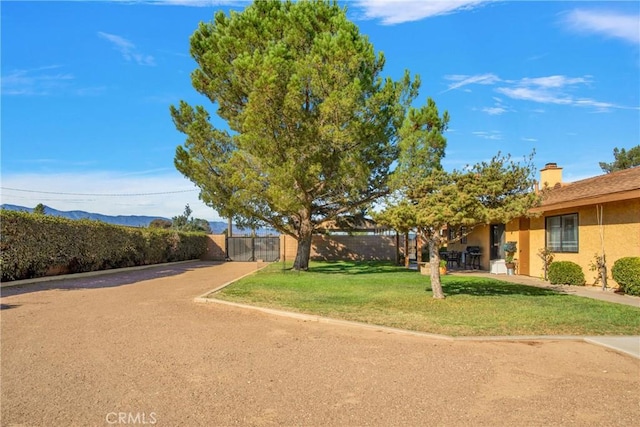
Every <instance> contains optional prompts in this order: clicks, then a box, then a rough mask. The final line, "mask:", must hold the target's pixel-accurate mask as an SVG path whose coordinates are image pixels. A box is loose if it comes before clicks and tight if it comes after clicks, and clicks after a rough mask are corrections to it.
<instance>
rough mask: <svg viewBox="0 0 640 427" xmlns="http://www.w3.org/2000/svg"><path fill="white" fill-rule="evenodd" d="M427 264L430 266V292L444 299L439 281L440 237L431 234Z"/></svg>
mask: <svg viewBox="0 0 640 427" xmlns="http://www.w3.org/2000/svg"><path fill="white" fill-rule="evenodd" d="M428 240H429V265H430V267H431V292H433V297H434V298H436V299H444V292H442V284H441V283H440V238H439V237H438V236H431V237H430V238H429V239H428Z"/></svg>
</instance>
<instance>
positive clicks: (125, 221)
mask: <svg viewBox="0 0 640 427" xmlns="http://www.w3.org/2000/svg"><path fill="white" fill-rule="evenodd" d="M0 208H2V209H7V210H11V211H21V212H33V208H27V207H24V206H17V205H9V204H3V205H0ZM44 212H45V214H47V215H53V216H59V217H63V218H70V219H91V220H95V221H102V222H106V223H107V224H116V225H125V226H127V227H148V226H149V224H150V223H151V221H153V220H154V219H165V220H171V218H165V217H161V216H144V215H117V216H112V215H103V214H99V213H92V212H85V211H59V210H57V209H54V208H51V207H49V206H45V208H44ZM209 226H210V227H211V231H212V232H213V234H221V233H222V232H223V231H224V230H226V229H227V222H226V221H209ZM233 233H234V234H235V235H241V234H244V233H246V231H245V230H241V229H238V228H236V227H233ZM258 234H260V235H262V234H264V233H263V232H262V230H261V232H260V233H258Z"/></svg>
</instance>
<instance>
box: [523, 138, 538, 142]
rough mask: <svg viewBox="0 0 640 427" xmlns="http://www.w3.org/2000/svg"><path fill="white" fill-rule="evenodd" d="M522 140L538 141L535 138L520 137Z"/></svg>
mask: <svg viewBox="0 0 640 427" xmlns="http://www.w3.org/2000/svg"><path fill="white" fill-rule="evenodd" d="M522 140H523V141H527V142H538V140H537V139H536V138H522Z"/></svg>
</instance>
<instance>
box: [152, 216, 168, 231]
mask: <svg viewBox="0 0 640 427" xmlns="http://www.w3.org/2000/svg"><path fill="white" fill-rule="evenodd" d="M149 228H163V229H167V228H171V221H170V220H168V219H163V218H156V219H153V220H151V222H150V223H149Z"/></svg>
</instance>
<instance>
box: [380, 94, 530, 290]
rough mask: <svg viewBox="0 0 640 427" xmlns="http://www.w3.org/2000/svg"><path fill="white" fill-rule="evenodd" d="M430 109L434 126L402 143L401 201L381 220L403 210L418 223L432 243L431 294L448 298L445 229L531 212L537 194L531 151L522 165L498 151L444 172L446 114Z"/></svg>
mask: <svg viewBox="0 0 640 427" xmlns="http://www.w3.org/2000/svg"><path fill="white" fill-rule="evenodd" d="M429 105H431V102H430V103H429ZM431 107H432V108H431V110H430V111H428V112H427V114H426V115H425V116H424V117H428V118H429V119H428V120H427V122H426V123H431V124H430V125H427V126H426V127H424V128H423V129H420V127H419V126H413V129H414V130H413V134H412V133H411V132H410V133H409V134H408V135H406V136H407V137H409V138H410V137H414V142H410V140H408V139H407V140H405V141H403V142H407V141H409V142H407V143H406V144H405V145H401V147H402V148H403V149H404V153H401V156H400V159H401V163H400V164H399V165H398V169H397V175H396V176H395V179H394V180H393V181H392V182H394V183H395V184H396V186H397V187H396V188H397V192H398V193H399V196H398V197H399V199H400V203H397V204H395V205H394V204H393V203H391V204H390V206H389V207H388V208H387V210H386V211H383V212H382V213H381V214H380V215H379V220H380V221H381V222H386V223H388V224H391V222H392V221H391V218H394V217H396V218H397V217H398V216H399V215H398V213H399V212H402V213H403V215H404V216H405V217H406V218H408V222H407V225H413V226H415V228H416V229H417V230H418V233H419V234H420V235H421V236H422V237H423V238H424V240H425V241H426V242H427V243H428V245H429V256H430V264H431V289H432V292H433V297H434V298H444V293H443V291H442V284H441V282H440V273H439V271H438V265H439V263H440V253H439V249H440V247H441V246H442V244H443V238H442V237H441V233H440V232H441V230H443V229H444V228H445V227H454V228H457V227H463V226H464V227H466V229H467V230H468V231H467V232H470V231H471V230H472V229H473V228H474V227H476V226H478V225H481V224H490V223H493V222H500V223H506V222H509V221H510V220H512V219H514V218H517V217H521V216H526V215H528V211H529V209H530V208H531V207H533V206H535V205H536V204H537V203H538V200H539V198H538V195H537V194H536V193H535V192H534V191H533V184H534V178H533V172H534V168H533V165H532V159H533V154H532V155H531V156H529V157H528V158H526V159H525V162H524V164H520V163H516V162H514V161H512V160H511V156H509V155H507V156H503V155H501V154H500V153H498V154H497V155H496V156H495V157H494V158H493V159H491V161H490V162H481V163H477V164H476V165H474V166H471V167H467V168H466V169H465V170H463V171H458V170H454V171H452V172H446V171H444V170H443V169H442V168H441V166H440V159H441V158H442V157H443V156H444V145H445V143H446V142H445V139H444V137H443V136H442V132H443V131H444V130H445V129H446V123H447V121H448V116H447V115H446V113H445V115H443V117H442V118H438V117H439V116H438V113H437V109H435V104H433V105H431ZM409 128H411V126H410V127H409ZM403 129H405V128H403ZM403 162H404V163H403ZM407 211H408V212H407Z"/></svg>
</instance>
